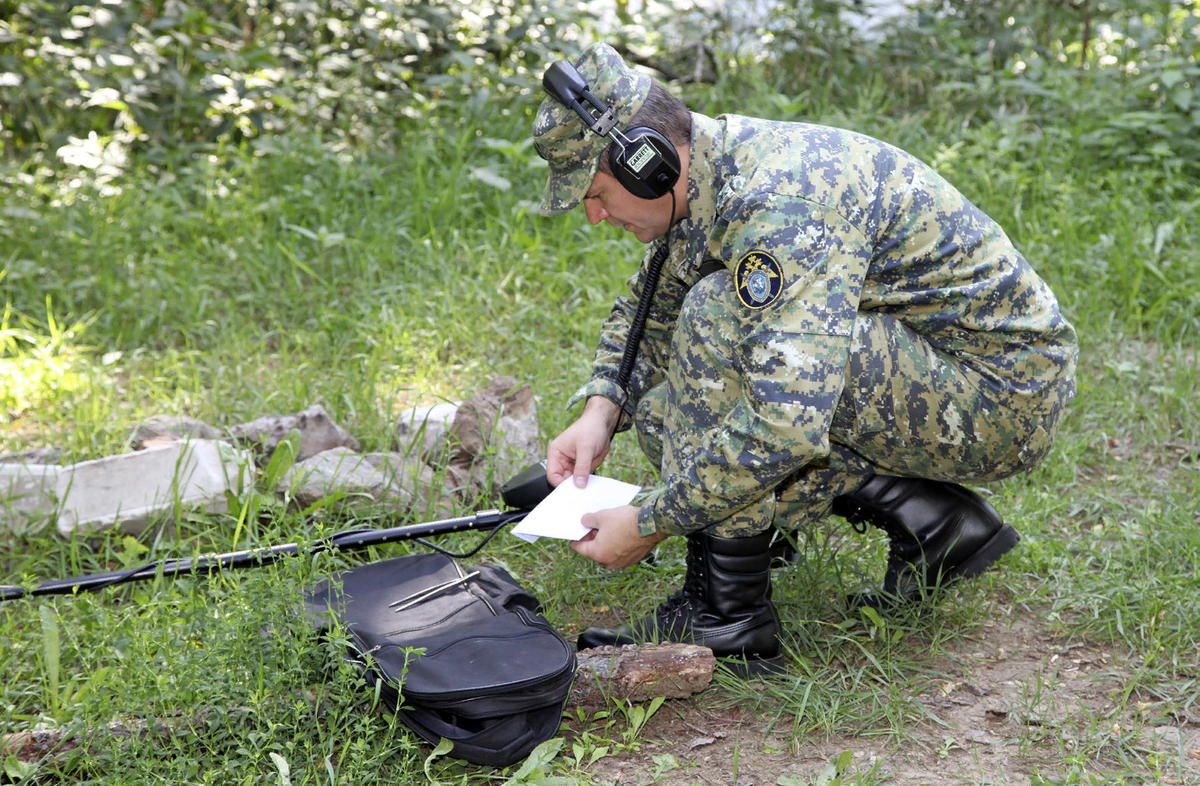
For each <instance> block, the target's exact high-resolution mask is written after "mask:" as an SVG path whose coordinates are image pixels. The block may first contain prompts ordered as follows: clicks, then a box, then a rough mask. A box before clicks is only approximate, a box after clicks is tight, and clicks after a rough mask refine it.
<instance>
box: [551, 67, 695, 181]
mask: <svg viewBox="0 0 1200 786" xmlns="http://www.w3.org/2000/svg"><path fill="white" fill-rule="evenodd" d="M542 86H543V87H544V88H546V92H547V93H549V94H550V95H551V96H552V97H553V98H554V99H555V100H557V101H558V102H559V103H561V104H563V105H564V106H566V107H568V108H569V109H572V110H573V111H574V112H575V114H577V115H579V117H580V118H581V119H582V120H583V122H584V124H585V125H586V126H587V127H588V128H589V129H591V131H592V132H593V133H595V134H599V135H600V136H604V137H608V138H609V139H611V140H612V144H611V145H609V148H608V163H609V165H610V166H611V168H612V172H613V176H614V177H615V178H616V179H617V182H618V183H620V184H621V185H622V186H624V187H625V189H626V190H627V191H628V192H629V193H631V194H633V195H634V196H636V197H641V198H642V199H658V198H659V197H661V196H666V195H667V194H668V193H670V191H671V189H672V188H673V187H674V186H675V183H676V181H678V180H679V153H677V152H676V150H675V146H674V145H673V144H671V142H670V140H668V139H667V138H666V137H665V136H663V135H662V134H660V133H659V132H658V131H655V130H654V129H653V128H648V127H646V126H637V127H635V128H630V129H627V130H625V131H622V130H621V129H619V128H617V127H616V125H617V116H616V114H614V113H613V111H612V110H611V109H609V108H608V107H607V106H605V105H604V102H603V101H601V100H600V99H598V98H596V97H595V96H594V95H592V94H591V93H589V92H588V86H587V82H585V81H583V76H582V75H580V73H579V71H578V70H576V68H575V66H573V65H571V64H570V63H569V62H567V61H566V60H556V61H555V62H554V63H552V64H551V65H550V67H549V68H547V69H546V74H545V76H543V77H542ZM581 99H582V100H583V101H586V102H587V103H588V104H590V105H591V109H592V112H593V113H594V114H592V113H589V111H588V109H587V107H585V106H584V105H583V103H581Z"/></svg>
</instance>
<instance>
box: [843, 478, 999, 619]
mask: <svg viewBox="0 0 1200 786" xmlns="http://www.w3.org/2000/svg"><path fill="white" fill-rule="evenodd" d="M833 512H834V513H836V514H837V515H839V516H843V517H845V518H846V519H847V520H849V521H850V523H851V524H853V525H854V527H855V529H857V530H858V531H859V532H866V525H867V524H870V525H872V526H875V527H878V528H879V529H881V530H883V531H884V532H886V533H887V535H888V538H889V539H890V540H891V548H890V550H889V552H888V562H887V575H886V576H884V579H883V588H882V591H881V592H880V593H874V592H864V593H861V594H860V595H858V596H855V597H852V598H851V603H852V604H853V605H869V606H873V607H875V608H880V609H887V608H890V607H892V606H894V605H896V604H897V603H899V602H911V601H916V600H920V599H921V598H922V596H923V595H924V593H925V590H927V589H930V588H933V587H938V586H946V585H947V584H949V583H951V582H953V581H955V580H957V579H966V578H971V577H973V576H978V575H979V574H980V573H983V572H984V571H985V570H987V569H988V568H990V567H991V566H992V565H993V564H995V562H996V561H997V560H998V559H1000V557H1002V556H1003V555H1004V554H1006V553H1008V552H1009V551H1010V550H1012V548H1013V547H1014V546H1016V545H1017V541H1019V540H1020V539H1021V536H1020V535H1019V534H1017V531H1016V530H1015V529H1013V528H1012V527H1011V526H1010V525H1008V524H1005V523H1004V521H1003V520H1002V519H1001V518H1000V514H999V513H997V512H996V509H995V508H993V507H992V506H991V505H990V504H988V502H987V501H986V500H984V499H983V498H982V497H980V496H979V495H978V494H976V493H975V492H973V491H971V490H970V489H967V488H964V487H962V486H960V485H958V484H957V483H945V482H942V481H938V480H924V479H921V478H894V477H888V476H885V475H875V476H873V477H872V478H871V479H870V480H868V481H867V482H866V483H865V484H864V485H863V486H862V488H860V489H859V490H858V491H855V492H853V493H851V494H843V495H842V496H840V497H836V498H835V499H834V500H833Z"/></svg>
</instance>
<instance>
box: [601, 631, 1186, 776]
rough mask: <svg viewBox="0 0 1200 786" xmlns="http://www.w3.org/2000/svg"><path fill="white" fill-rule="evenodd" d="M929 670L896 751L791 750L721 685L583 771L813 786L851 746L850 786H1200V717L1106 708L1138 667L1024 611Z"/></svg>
mask: <svg viewBox="0 0 1200 786" xmlns="http://www.w3.org/2000/svg"><path fill="white" fill-rule="evenodd" d="M932 668H933V670H934V671H935V672H936V673H943V674H946V675H947V678H946V680H945V681H944V682H941V683H938V684H937V685H936V687H935V688H934V689H933V690H930V691H928V692H926V693H923V694H921V695H918V696H915V697H913V698H914V701H915V702H916V703H917V704H918V705H919V706H920V708H921V710H922V711H923V712H924V714H925V719H918V720H913V721H910V722H909V723H908V724H907V725H906V728H905V729H904V736H903V741H902V742H897V741H896V740H897V739H898V738H897V736H896V735H892V734H890V733H889V734H883V735H881V732H887V731H888V730H879V729H871V728H863V729H862V730H861V732H860V733H859V734H857V735H843V736H828V737H825V736H822V737H810V738H805V739H803V740H802V741H800V742H798V743H792V742H790V741H789V738H788V736H787V735H786V734H785V733H781V732H771V733H766V732H767V726H768V724H769V723H770V722H772V721H773V722H774V728H775V729H787V728H788V727H789V726H790V720H789V719H788V718H786V717H785V718H775V719H766V718H763V717H752V716H750V715H749V714H748V713H746V712H744V711H743V710H741V709H739V708H738V707H729V708H721V707H720V704H721V701H720V692H721V691H722V690H723V689H722V688H721V687H719V686H713V687H711V688H709V689H708V690H707V691H705V692H704V693H702V694H700V695H698V696H696V697H693V698H692V699H691V700H673V701H668V702H666V703H665V704H664V705H663V706H662V707H661V708H660V709H659V711H658V712H657V713H656V714H655V715H654V716H653V717H652V718H651V719H650V720H649V721H648V722H647V724H646V727H645V729H644V730H643V731H642V733H641V735H640V737H639V739H640V740H641V741H642V742H641V746H640V749H639V750H637V751H635V752H627V753H624V754H619V755H612V756H606V757H603V758H601V759H600V760H599V761H597V762H596V763H595V764H593V765H592V766H591V767H590V768H589V769H588V772H589V774H590V775H591V776H592V777H593V778H594V782H595V783H597V784H613V785H614V786H642V784H652V783H654V784H665V785H666V786H676V785H678V786H684V785H685V784H687V785H689V786H690V785H691V784H722V785H725V786H808V785H809V784H813V783H819V782H821V781H820V776H821V773H822V771H825V770H826V769H827V768H828V767H829V765H830V763H831V762H833V761H834V760H836V759H837V758H838V757H839V755H841V754H842V753H843V752H845V751H850V765H849V767H848V768H847V770H846V772H845V773H844V774H843V782H845V783H871V784H874V783H887V784H930V786H941V784H971V783H978V784H984V783H986V784H1021V785H1022V786H1025V785H1026V784H1030V783H1031V782H1032V783H1042V782H1045V783H1054V782H1059V783H1077V782H1082V783H1088V782H1092V781H1089V780H1088V778H1087V774H1090V775H1092V776H1095V777H1097V778H1099V780H1097V781H1094V782H1096V783H1112V782H1147V783H1162V784H1188V785H1189V786H1197V784H1200V718H1192V717H1190V716H1188V717H1182V716H1175V717H1171V716H1168V717H1165V718H1163V717H1159V718H1154V717H1152V716H1151V715H1150V714H1141V715H1140V716H1139V713H1138V712H1137V711H1136V710H1135V711H1134V712H1132V713H1126V714H1125V716H1120V715H1119V714H1117V713H1116V712H1115V707H1116V704H1115V703H1114V698H1117V699H1119V697H1120V696H1121V695H1122V693H1123V691H1124V690H1125V684H1126V679H1125V678H1126V677H1127V671H1128V670H1130V669H1136V668H1137V660H1136V658H1135V659H1133V660H1124V659H1122V660H1120V661H1118V659H1116V658H1114V655H1113V653H1112V652H1109V651H1106V650H1105V649H1104V648H1102V647H1097V646H1094V645H1091V644H1084V643H1076V642H1066V641H1060V640H1056V639H1054V638H1053V637H1051V636H1049V635H1047V634H1046V633H1045V632H1044V631H1043V629H1042V628H1041V627H1040V626H1039V624H1038V622H1037V620H1036V619H1035V618H1033V617H1032V616H1030V617H1026V618H1021V619H1017V620H1015V621H1013V623H1012V624H1011V625H1008V624H993V625H985V626H984V627H983V629H982V630H980V631H979V634H978V635H977V636H974V637H972V638H971V639H970V640H969V641H964V642H962V643H961V645H957V646H955V647H952V648H951V649H950V651H948V652H947V654H946V655H945V656H943V657H942V658H939V659H938V661H937V662H935V663H934V664H933V666H932ZM1127 706H1128V705H1127ZM1132 706H1137V705H1136V703H1134V704H1133V705H1132ZM1072 773H1074V774H1075V777H1078V776H1080V775H1082V780H1075V779H1073V777H1071V776H1072ZM1113 777H1119V780H1118V781H1114V780H1113ZM1035 778H1044V779H1046V780H1045V781H1040V780H1036V779H1035Z"/></svg>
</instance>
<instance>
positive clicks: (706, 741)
mask: <svg viewBox="0 0 1200 786" xmlns="http://www.w3.org/2000/svg"><path fill="white" fill-rule="evenodd" d="M714 742H716V739H715V738H713V737H697V738H696V739H694V740H692V741H691V742H689V743H688V750H693V749H695V748H699V747H700V746H701V745H711V744H713V743H714Z"/></svg>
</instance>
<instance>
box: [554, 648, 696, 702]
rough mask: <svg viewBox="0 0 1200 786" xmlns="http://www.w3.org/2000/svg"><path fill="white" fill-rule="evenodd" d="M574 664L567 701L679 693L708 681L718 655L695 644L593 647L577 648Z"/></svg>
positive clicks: (688, 692)
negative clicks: (572, 683) (573, 677)
mask: <svg viewBox="0 0 1200 786" xmlns="http://www.w3.org/2000/svg"><path fill="white" fill-rule="evenodd" d="M576 658H577V659H578V663H579V666H578V669H577V670H576V672H575V684H574V685H573V686H572V687H571V696H570V698H569V699H568V700H567V703H568V704H574V705H582V706H598V705H603V704H605V703H607V702H608V701H609V700H611V699H629V700H630V701H645V700H646V699H650V698H653V697H655V696H663V697H665V698H668V699H682V698H686V697H688V696H691V695H692V694H693V693H698V692H700V691H702V690H704V689H705V688H707V687H708V685H709V683H710V682H712V674H713V669H715V668H716V667H717V659H716V658H715V657H713V654H712V650H710V649H709V648H708V647H700V646H697V645H695V644H639V645H636V646H632V647H596V648H595V649H587V650H580V651H579V652H578V653H576Z"/></svg>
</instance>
